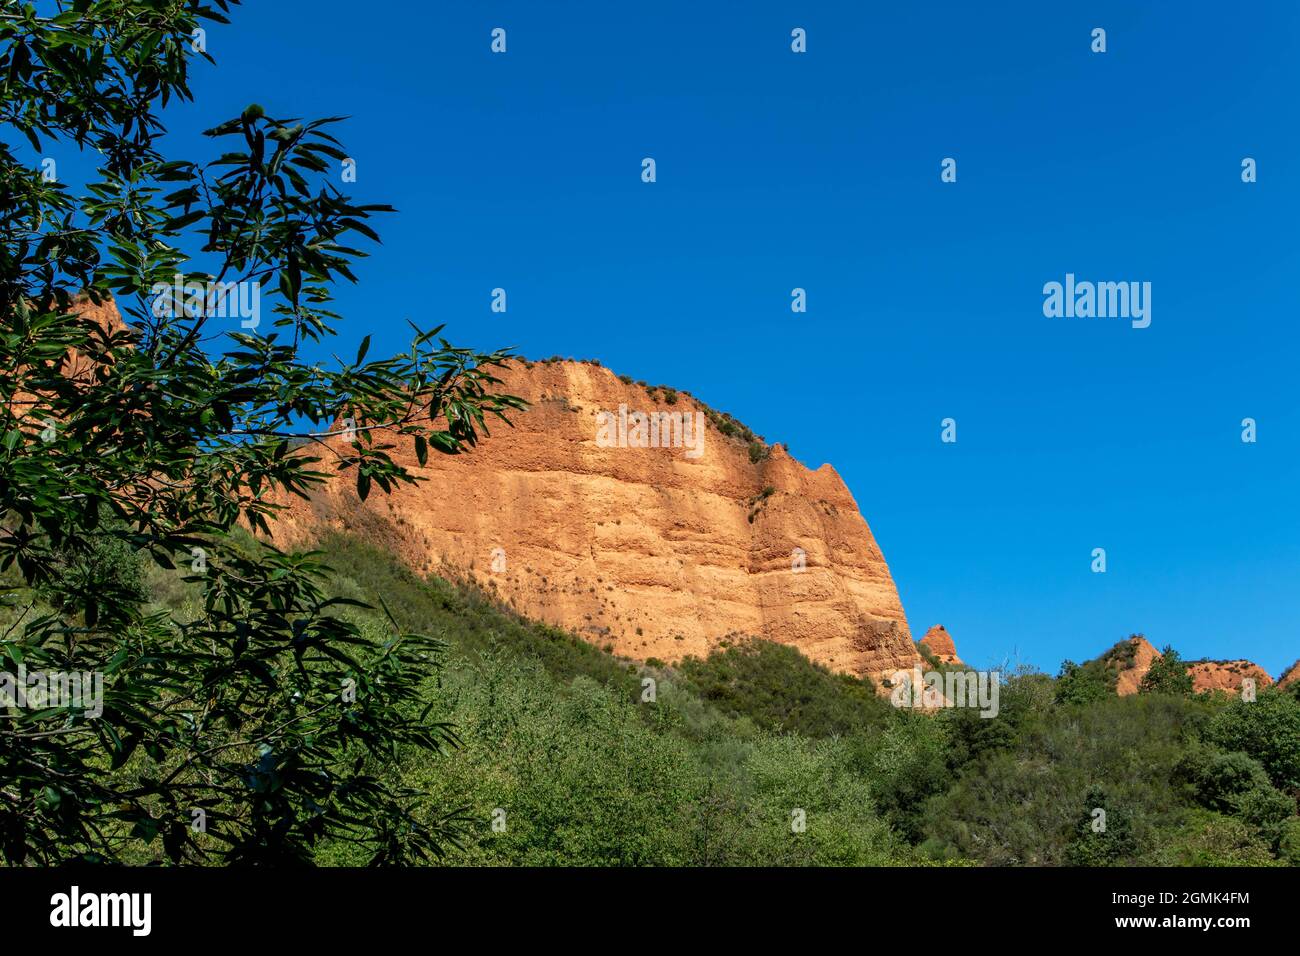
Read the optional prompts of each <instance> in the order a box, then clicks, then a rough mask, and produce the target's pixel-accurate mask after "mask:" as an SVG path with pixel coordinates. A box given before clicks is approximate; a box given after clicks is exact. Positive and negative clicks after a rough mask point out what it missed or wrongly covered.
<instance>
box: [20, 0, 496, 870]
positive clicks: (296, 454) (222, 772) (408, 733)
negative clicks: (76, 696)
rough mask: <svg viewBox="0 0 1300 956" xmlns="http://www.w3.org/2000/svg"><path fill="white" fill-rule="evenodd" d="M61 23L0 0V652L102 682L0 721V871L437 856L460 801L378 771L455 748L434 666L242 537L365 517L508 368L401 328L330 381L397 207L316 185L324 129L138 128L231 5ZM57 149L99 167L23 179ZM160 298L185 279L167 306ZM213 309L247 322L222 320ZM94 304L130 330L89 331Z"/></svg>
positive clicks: (229, 0) (69, 7)
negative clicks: (330, 340) (323, 493)
mask: <svg viewBox="0 0 1300 956" xmlns="http://www.w3.org/2000/svg"><path fill="white" fill-rule="evenodd" d="M61 6H62V7H64V8H65V11H66V12H60V13H58V14H57V15H55V16H52V17H50V16H41V15H38V13H37V12H36V9H35V7H34V6H33V5H31V4H27V3H21V2H18V0H0V125H3V134H2V135H0V404H2V406H3V412H2V413H0V570H3V571H5V572H6V573H7V574H8V576H9V577H8V581H7V585H8V586H7V589H6V590H7V595H6V596H7V608H6V609H5V613H4V618H3V625H2V626H0V661H2V662H3V668H5V669H8V670H12V671H18V672H19V673H21V672H22V671H23V670H24V669H25V670H26V671H27V672H33V671H39V672H44V673H51V672H60V673H67V672H78V673H98V674H101V675H102V676H103V680H104V683H105V687H104V691H105V693H104V699H103V702H102V703H103V711H102V714H101V715H99V716H98V717H96V716H93V714H91V713H90V712H88V708H86V707H83V706H76V705H75V704H74V703H73V702H69V701H66V700H61V701H57V702H49V701H44V702H42V703H41V704H40V705H38V706H21V704H22V703H23V702H21V701H17V699H16V698H15V703H17V704H19V705H20V706H10V707H6V708H5V712H4V713H0V853H2V854H3V856H4V858H5V859H6V860H7V861H9V862H11V863H57V862H63V861H68V860H86V861H115V860H121V859H125V858H128V857H132V856H134V855H137V854H138V853H139V852H140V847H141V846H142V845H143V846H146V847H148V846H160V848H161V852H162V853H163V854H164V855H165V857H166V858H167V859H169V860H172V861H199V860H217V861H222V862H227V863H268V862H288V861H292V862H298V861H304V860H308V859H310V858H311V857H312V855H313V852H314V848H315V847H316V846H317V844H318V843H320V841H321V840H323V839H329V840H331V841H335V842H338V841H342V842H345V843H348V844H349V845H352V846H354V847H356V848H358V851H359V852H360V853H361V855H362V857H363V858H364V859H365V860H367V861H370V862H391V861H400V860H427V859H429V858H431V857H434V856H437V855H439V854H441V853H444V852H445V851H446V849H447V848H448V847H449V846H451V845H452V844H453V843H454V842H455V840H456V839H457V838H458V835H459V833H460V815H459V814H458V813H457V811H456V809H455V808H456V807H458V806H459V803H458V802H457V801H455V800H452V801H451V802H449V803H448V805H447V809H444V810H439V811H437V812H433V811H431V810H430V809H429V808H428V806H427V805H421V813H420V814H419V815H418V816H417V815H416V814H414V813H413V812H412V807H413V806H414V797H415V796H416V795H415V794H414V792H413V791H411V790H409V789H408V788H405V787H403V786H402V785H400V783H398V782H395V781H393V780H392V779H391V778H390V777H388V776H387V775H385V774H383V773H381V772H379V771H380V768H382V766H383V765H384V763H385V761H386V760H387V759H388V758H389V757H391V755H392V753H393V752H394V750H395V749H398V748H409V749H411V750H415V751H421V752H436V751H437V750H438V749H440V748H441V747H442V746H444V745H445V744H446V743H448V742H449V741H450V740H451V739H452V731H451V730H450V728H449V727H447V726H446V725H445V724H443V723H441V722H439V721H437V720H434V719H430V718H429V717H428V715H427V713H426V710H427V706H426V705H425V703H424V702H423V700H422V699H421V693H422V691H421V687H422V685H423V683H424V682H425V679H426V676H427V675H428V673H429V672H430V671H431V669H432V668H433V667H434V666H435V665H436V655H437V653H438V651H439V649H440V646H439V645H438V643H437V642H436V641H434V640H432V639H430V638H427V637H423V636H420V635H419V634H416V633H413V632H412V631H413V630H414V629H411V630H407V629H403V628H399V627H397V626H396V625H395V624H394V622H392V621H391V620H388V619H376V620H375V621H372V622H371V624H370V627H369V629H368V630H367V629H363V628H361V627H360V626H359V625H358V624H357V623H355V622H353V621H351V620H349V619H347V618H346V617H344V616H342V615H340V613H339V612H340V611H341V610H342V609H344V608H350V607H354V605H353V603H352V602H351V601H350V600H349V599H346V598H340V597H337V596H333V595H330V594H329V593H328V592H327V591H326V590H325V589H324V588H323V586H322V585H323V583H324V581H325V580H326V569H325V567H324V565H323V564H322V563H321V561H320V560H319V555H294V554H285V553H281V552H280V551H278V550H277V549H275V548H274V547H272V546H270V545H269V544H265V543H258V542H256V541H253V540H251V539H249V538H248V537H247V536H246V535H242V536H241V535H240V534H238V533H237V532H238V529H239V527H240V526H241V524H244V525H247V526H250V527H252V528H254V529H257V530H260V531H262V532H267V531H268V530H269V528H270V526H271V524H272V523H273V520H274V516H275V512H276V511H277V509H278V508H279V507H281V506H282V503H283V501H284V500H285V499H286V498H287V496H288V495H290V494H299V495H302V494H305V493H306V492H307V491H308V490H309V489H310V488H311V487H312V486H313V485H316V484H318V483H320V482H321V481H323V480H325V479H326V477H327V476H328V475H329V474H330V473H331V472H338V473H342V474H343V476H344V477H346V478H348V479H350V480H353V481H355V484H356V488H357V491H358V493H359V494H360V496H361V497H362V498H364V497H366V495H367V494H368V493H369V492H370V491H371V490H372V488H373V489H377V490H381V491H384V492H388V491H391V490H392V489H394V488H396V487H398V486H400V485H402V484H406V483H410V482H412V481H413V480H415V479H414V477H413V476H412V475H411V474H410V473H409V472H408V471H407V470H405V469H404V468H402V467H401V466H399V465H397V464H396V463H394V461H393V460H392V458H391V457H390V456H389V454H388V453H389V451H390V450H391V449H392V448H393V447H395V444H394V443H395V442H397V441H401V442H403V443H405V442H410V443H411V444H412V445H413V446H414V450H415V453H416V456H417V458H418V459H419V460H420V461H424V460H425V458H426V456H427V455H428V453H429V451H430V450H431V449H432V450H434V451H436V452H439V453H456V452H459V451H461V450H463V449H466V448H468V447H471V446H473V445H474V444H475V442H476V440H477V437H478V435H479V434H480V433H481V432H482V431H483V430H484V429H485V428H486V425H487V422H488V420H489V419H491V418H494V417H496V418H501V419H503V420H504V418H505V415H506V413H507V412H508V411H510V410H511V409H514V408H518V407H520V406H521V403H520V402H519V400H518V399H514V398H512V397H510V396H504V395H499V394H496V393H495V391H494V388H495V386H496V384H497V380H496V378H495V377H494V376H493V374H492V373H493V370H494V367H495V366H498V365H500V364H501V363H502V362H503V361H504V359H505V353H501V352H497V353H491V354H488V355H481V354H476V353H473V352H470V351H466V350H463V349H457V348H453V347H452V346H451V345H449V344H448V343H446V342H445V341H443V340H442V339H440V338H439V337H438V331H439V330H438V329H434V330H431V331H421V330H419V329H415V330H414V338H413V341H412V344H411V348H410V351H409V352H408V353H406V354H403V355H398V356H395V357H390V358H384V359H379V360H370V361H367V358H366V356H367V352H368V344H369V339H368V337H367V338H366V339H364V340H363V341H362V343H361V346H360V348H359V349H358V351H357V354H356V358H355V360H354V361H352V362H350V363H347V362H343V361H341V360H336V361H334V362H332V363H330V364H325V363H321V362H312V361H309V360H308V359H307V357H306V356H307V354H308V349H309V348H310V347H312V346H314V345H317V344H319V343H320V342H321V340H323V339H324V338H325V337H326V336H328V335H331V334H333V332H334V327H335V326H336V325H337V324H338V322H339V318H340V317H339V316H338V315H336V314H335V313H334V312H332V311H331V310H330V308H329V306H330V299H331V287H332V286H333V284H334V283H335V282H337V281H338V280H339V279H345V280H353V279H354V273H353V266H354V265H355V263H356V261H357V260H358V259H359V258H361V257H362V256H363V255H364V253H363V252H362V251H361V250H360V249H358V248H357V247H356V244H357V243H359V242H365V241H373V240H375V239H376V238H377V235H376V233H375V230H374V228H373V227H372V226H371V225H370V224H369V222H368V220H370V219H371V218H372V217H374V216H376V215H378V214H380V213H383V212H387V211H390V210H389V207H387V206H378V205H361V204H357V203H355V202H354V201H353V200H352V199H350V198H349V197H348V196H346V195H344V194H343V193H341V192H340V191H339V190H338V189H337V188H336V186H335V181H336V180H337V179H338V178H339V177H338V167H337V164H338V163H339V162H341V161H343V160H345V159H346V153H345V152H344V150H343V148H342V146H341V144H340V143H339V142H338V141H337V140H336V139H335V138H334V137H333V135H331V133H330V132H329V131H330V129H332V128H333V124H334V123H335V122H336V119H334V118H324V119H316V120H310V121H301V120H282V119H276V118H272V117H270V116H268V115H266V113H265V112H264V111H263V110H262V108H261V107H259V106H256V105H254V106H250V107H248V108H247V109H246V110H244V111H243V112H242V113H241V114H240V115H239V116H236V117H233V118H231V119H229V120H226V121H225V122H221V123H218V124H217V125H216V126H214V127H213V128H212V129H211V130H209V131H208V133H207V135H208V137H209V138H210V140H211V143H212V150H211V156H210V157H209V158H206V159H202V160H198V161H193V160H187V159H177V158H169V157H168V156H166V155H164V153H163V149H162V147H163V142H162V140H163V134H164V129H163V125H162V122H161V120H160V118H159V110H160V109H161V108H162V107H164V106H166V105H167V104H168V103H169V102H170V101H172V100H174V99H179V100H188V99H190V91H189V86H188V76H189V69H190V66H191V62H192V60H193V59H194V58H195V57H198V56H201V57H202V58H203V59H209V58H208V57H207V55H206V53H201V52H198V51H196V44H194V43H193V37H194V35H195V31H198V30H201V29H203V28H205V27H207V26H211V25H212V24H213V23H221V22H225V19H226V17H225V15H226V14H227V13H229V12H230V11H231V9H232V8H234V7H235V6H237V0H206V2H201V0H78V2H76V3H71V4H64V5H61ZM10 144H26V145H29V146H30V147H31V150H32V151H34V153H29V154H28V155H27V156H26V158H25V157H24V156H23V155H20V154H19V150H20V149H26V146H22V147H19V146H14V145H10ZM50 153H55V154H57V155H59V156H63V157H67V156H70V155H72V154H74V153H80V155H81V156H82V157H84V158H86V159H87V160H89V161H93V162H97V163H98V164H99V165H98V168H97V169H96V170H95V171H94V173H93V174H92V175H91V176H90V177H89V181H88V182H87V183H86V184H85V185H84V187H82V188H80V189H79V190H77V191H75V192H74V190H73V189H72V188H70V187H69V186H68V185H66V184H65V183H63V182H62V181H60V179H59V177H58V176H57V175H55V176H47V175H43V172H44V170H42V169H41V168H40V167H39V166H38V162H37V158H38V157H41V156H43V155H48V154H50ZM65 165H71V164H65ZM200 270H205V271H200ZM182 279H183V280H184V282H185V283H191V282H193V283H198V284H199V285H197V286H196V288H199V289H200V291H199V292H197V293H190V292H189V291H188V290H187V291H186V293H185V296H184V297H183V301H177V300H171V301H165V300H164V299H163V296H162V295H160V290H162V289H168V288H172V287H174V286H175V285H176V284H177V283H178V282H180V281H181V280H182ZM204 290H207V291H204ZM250 290H251V292H252V294H251V295H249V292H250ZM232 296H235V297H237V298H238V299H239V300H240V302H247V303H249V304H255V305H256V306H257V312H256V315H258V316H260V315H261V313H262V312H263V311H265V312H266V313H267V316H266V322H265V327H263V328H260V329H256V328H252V327H251V326H246V325H244V324H243V321H244V320H248V319H252V318H253V315H252V314H250V315H248V316H244V315H243V314H242V313H241V314H240V316H238V317H234V318H233V319H232V318H231V317H230V315H229V309H228V307H229V304H230V297H232ZM109 297H114V298H116V301H117V302H118V303H119V304H120V305H121V306H122V311H123V313H124V316H125V318H126V320H127V323H128V327H129V328H128V329H123V328H120V327H116V326H113V325H111V324H108V323H104V324H101V323H100V322H99V321H96V320H94V319H92V318H91V317H89V316H88V315H85V314H83V312H84V311H85V310H86V309H87V308H88V304H89V303H102V302H104V301H105V300H107V299H108V298H109ZM263 300H265V301H263ZM263 305H265V309H263V308H262V306H263ZM258 321H260V319H259V320H258ZM340 419H343V420H346V421H347V425H346V427H333V426H334V423H335V422H337V421H339V420H340ZM323 461H324V462H326V464H324V465H323V464H322V462H323ZM318 466H319V467H318ZM136 555H138V556H139V557H140V560H141V561H142V562H143V564H142V565H141V566H140V573H145V572H149V571H152V570H153V569H156V568H157V567H159V566H161V567H164V568H170V567H174V566H176V565H177V564H179V565H180V566H181V567H182V568H188V569H189V572H190V573H189V577H188V580H189V581H190V582H191V583H192V584H193V586H194V587H196V588H197V589H198V594H199V596H198V598H197V600H196V601H195V602H194V603H193V605H192V606H191V607H190V608H189V610H188V613H186V614H184V615H178V614H175V613H171V612H170V611H169V610H166V609H149V608H146V607H144V606H142V604H141V600H140V599H141V597H142V595H141V593H140V591H139V589H138V588H137V587H136V583H137V582H136V581H134V580H133V578H132V577H131V575H130V574H128V573H126V572H127V571H129V570H130V569H129V567H128V565H129V561H127V560H125V559H126V558H132V557H133V556H136ZM132 573H134V572H132ZM29 703H30V702H29Z"/></svg>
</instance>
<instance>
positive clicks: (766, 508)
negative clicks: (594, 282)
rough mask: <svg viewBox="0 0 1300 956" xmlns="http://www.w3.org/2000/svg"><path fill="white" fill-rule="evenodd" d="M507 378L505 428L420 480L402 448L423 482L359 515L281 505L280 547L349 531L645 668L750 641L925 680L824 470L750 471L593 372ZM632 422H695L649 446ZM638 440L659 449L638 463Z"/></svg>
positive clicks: (627, 386)
mask: <svg viewBox="0 0 1300 956" xmlns="http://www.w3.org/2000/svg"><path fill="white" fill-rule="evenodd" d="M501 378H502V379H503V385H502V386H501V388H502V390H503V391H505V392H508V393H511V394H514V395H519V396H521V397H522V398H525V399H527V400H528V402H529V403H530V405H531V407H530V409H529V410H528V411H526V412H520V413H516V414H514V415H512V420H513V422H514V427H513V428H511V427H508V426H506V425H504V424H495V425H493V426H492V434H491V436H490V437H488V438H485V439H484V440H483V441H481V442H480V443H479V445H478V446H477V447H476V448H475V449H474V450H472V451H471V452H469V453H466V454H463V455H450V456H449V455H436V454H432V453H431V454H430V455H429V458H428V463H427V466H425V467H420V466H419V465H418V463H417V462H416V460H415V456H414V452H413V450H412V449H411V448H410V447H409V443H410V442H409V439H402V438H398V439H397V441H396V442H395V444H397V445H398V449H397V450H396V451H394V452H392V454H393V455H394V458H395V460H398V461H400V462H401V463H402V464H404V465H406V466H407V467H408V468H410V469H411V471H412V472H413V473H414V474H418V475H421V476H422V477H424V478H426V479H427V481H423V482H421V483H419V484H418V485H416V486H414V487H412V486H405V487H403V488H401V489H399V490H398V491H397V492H396V493H394V494H393V495H388V496H386V495H382V494H372V495H370V496H369V498H368V499H367V500H366V501H365V502H362V501H360V500H359V499H358V498H357V496H356V493H355V490H354V488H353V487H352V485H350V484H349V483H347V482H345V481H332V482H330V483H328V484H327V485H326V486H324V487H323V488H321V489H320V490H319V491H317V492H316V493H315V495H314V496H313V498H312V500H311V502H310V503H307V502H302V501H301V500H297V499H294V500H293V501H292V502H291V503H290V505H289V508H288V510H286V511H285V512H284V513H283V514H282V515H281V518H280V520H279V521H277V522H276V523H275V524H274V525H273V529H274V534H275V537H276V539H277V540H278V541H280V542H281V543H282V544H300V543H303V542H304V541H309V540H311V539H312V538H314V537H315V536H316V535H318V534H319V532H320V531H321V530H322V528H324V529H335V530H349V531H354V532H359V533H361V534H362V535H363V536H365V537H366V538H368V539H370V540H372V541H375V542H376V543H378V544H379V545H380V546H381V547H383V548H385V549H386V550H389V551H391V552H393V553H394V554H396V555H398V556H400V557H401V558H402V559H403V560H404V561H405V562H406V563H407V564H408V565H409V566H410V567H412V568H413V569H415V570H417V571H427V572H441V573H447V572H448V571H449V570H452V571H454V572H457V573H461V574H465V575H468V576H469V577H472V578H473V579H475V580H476V581H478V582H479V583H480V584H482V585H483V586H485V587H487V588H489V589H492V590H494V591H495V593H496V594H497V595H498V596H500V597H501V598H503V599H504V600H506V601H507V602H508V603H509V604H510V605H511V606H513V607H514V608H515V609H516V610H518V611H519V612H521V613H523V614H525V615H527V616H529V617H531V618H534V619H538V620H542V621H546V622H549V623H553V624H556V625H560V626H562V627H565V628H567V629H570V630H572V631H574V632H576V633H577V634H579V635H580V636H582V637H584V638H585V639H587V640H589V641H591V642H593V643H596V644H598V645H600V646H602V647H604V646H612V648H613V650H614V651H615V652H616V653H618V654H620V655H623V656H626V657H629V658H633V659H638V660H645V659H647V658H652V657H653V658H659V659H661V660H664V661H676V660H679V659H680V658H682V657H684V656H686V655H691V654H693V655H701V656H702V655H706V654H707V653H708V652H709V651H710V650H711V649H713V648H715V647H716V646H718V644H719V643H720V642H721V641H724V640H738V639H743V638H745V637H762V638H767V639H769V640H772V641H777V642H780V643H783V644H792V645H795V646H796V647H798V648H799V649H800V651H802V652H803V653H804V654H805V655H807V656H808V657H809V658H811V659H812V660H814V661H818V662H820V663H822V664H825V665H827V666H828V667H830V668H831V669H833V670H837V671H845V672H849V673H853V674H857V675H860V676H866V677H871V678H872V679H874V680H876V681H877V682H880V681H881V679H882V678H887V677H889V676H890V675H892V674H893V673H894V672H895V671H897V670H900V669H904V668H909V667H912V666H914V665H915V664H918V663H920V657H919V655H918V654H917V651H916V648H915V646H914V645H913V644H912V639H911V632H910V631H909V629H908V625H907V618H906V616H905V614H904V613H903V606H902V603H901V601H900V600H899V596H898V591H897V589H896V588H895V586H894V581H893V578H892V577H891V576H890V572H889V567H888V565H887V564H886V563H885V558H884V556H883V555H882V554H881V550H880V548H879V546H878V545H877V544H876V540H875V538H874V537H873V535H872V533H871V529H870V528H869V527H868V526H867V523H866V521H865V520H864V519H863V517H862V515H861V514H860V513H859V511H858V507H857V504H856V502H855V501H854V499H853V496H852V495H851V494H850V493H849V490H848V488H847V487H846V486H845V484H844V482H843V481H842V480H841V479H840V477H839V475H838V474H836V472H835V470H834V469H833V468H832V467H831V466H830V465H822V466H821V467H820V468H818V469H816V470H815V471H813V470H809V469H808V468H806V467H805V466H804V465H802V464H800V463H799V462H797V461H795V460H794V459H793V458H791V457H790V455H789V454H788V453H787V452H786V451H785V449H784V447H782V446H780V445H774V446H771V447H770V449H769V450H768V453H767V455H766V457H760V458H759V460H757V461H754V460H752V457H751V453H750V446H749V444H748V443H747V442H744V441H741V440H738V439H737V438H734V437H728V436H727V435H724V434H723V433H722V432H721V431H719V430H718V428H717V427H716V425H715V424H714V423H713V422H710V421H708V420H707V417H706V414H707V410H706V408H705V406H704V405H702V404H700V403H698V402H697V401H695V400H694V399H693V398H691V397H690V396H688V395H686V394H685V393H680V392H667V391H665V392H660V391H657V390H654V389H648V388H647V387H645V386H642V385H639V384H631V383H628V382H626V381H624V380H622V379H620V378H619V377H618V376H616V375H614V373H612V372H610V371H609V370H608V369H605V368H603V367H601V366H599V365H595V364H588V363H581V362H571V361H570V362H546V363H526V362H522V361H519V362H515V363H513V364H512V365H511V366H510V367H509V368H508V369H507V370H506V371H505V372H503V373H502V374H501ZM670 396H671V398H670ZM620 410H621V411H620ZM638 412H640V413H656V412H661V413H668V414H670V415H684V416H688V418H687V419H686V420H681V419H675V420H672V421H671V427H670V425H669V424H665V422H664V421H663V420H660V421H659V422H656V425H657V426H660V427H656V428H655V429H654V430H653V432H650V433H649V434H648V435H647V434H645V433H643V432H639V431H638V430H637V422H638V419H637V417H636V414H635V413H638ZM682 424H685V430H683V429H682V428H681V427H680V426H681V425H682ZM660 432H662V433H663V434H659V433H660ZM700 435H702V441H701V440H700V437H699V436H700ZM647 437H648V438H649V439H650V441H649V443H650V444H656V445H658V447H636V446H637V445H639V444H642V445H643V444H646V442H645V441H639V440H638V439H642V438H647ZM335 440H336V441H339V442H342V439H341V438H340V439H335Z"/></svg>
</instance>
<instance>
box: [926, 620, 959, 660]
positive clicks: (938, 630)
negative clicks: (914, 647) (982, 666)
mask: <svg viewBox="0 0 1300 956" xmlns="http://www.w3.org/2000/svg"><path fill="white" fill-rule="evenodd" d="M921 646H922V647H923V648H925V649H926V650H927V651H929V652H930V654H932V655H933V656H934V657H935V659H936V660H938V661H939V663H941V664H958V665H960V664H962V663H963V662H962V659H961V658H960V657H958V656H957V645H956V644H954V643H953V640H952V635H950V634H949V633H948V631H947V630H946V629H945V628H944V626H943V625H942V624H936V625H935V626H934V627H932V628H930V629H929V630H928V631H926V632H925V637H923V638H921Z"/></svg>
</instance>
